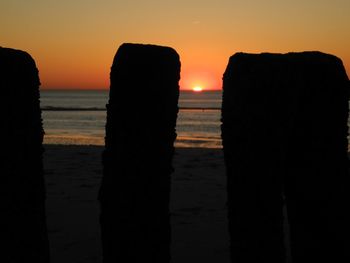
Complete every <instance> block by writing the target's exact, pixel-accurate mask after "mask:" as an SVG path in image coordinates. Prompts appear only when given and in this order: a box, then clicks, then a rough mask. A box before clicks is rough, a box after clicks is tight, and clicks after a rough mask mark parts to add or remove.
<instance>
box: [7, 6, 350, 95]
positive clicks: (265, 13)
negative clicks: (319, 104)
mask: <svg viewBox="0 0 350 263" xmlns="http://www.w3.org/2000/svg"><path fill="white" fill-rule="evenodd" d="M349 14H350V1H349V0H293V1H291V0H290V1H287V0H264V1H261V0H244V1H243V0H216V1H213V0H196V1H194V0H177V1H173V0H147V1H136V0H135V1H117V0H104V1H98V0H60V1H56V0H31V1H26V0H2V1H1V2H0V45H1V46H3V47H12V48H17V49H22V50H25V51H27V52H29V53H30V54H31V55H32V56H33V58H34V59H35V60H36V62H37V66H38V68H39V71H40V79H41V82H42V88H44V89H47V88H65V89H67V88H75V89H76V88H81V89H96V88H97V89H99V88H108V87H109V71H110V66H111V63H112V60H113V57H114V54H115V52H116V50H117V49H118V47H119V46H120V45H121V44H122V43H124V42H132V43H148V44H158V45H165V46H171V47H173V48H174V49H176V50H177V52H178V53H179V55H180V58H181V63H182V70H181V82H180V86H181V88H182V89H192V88H193V87H194V86H198V85H200V86H202V87H203V88H204V89H220V88H221V79H222V74H223V72H224V70H225V67H226V65H227V62H228V59H229V57H230V56H231V55H233V54H234V53H236V52H241V51H242V52H252V53H260V52H282V53H284V52H289V51H304V50H319V51H322V52H326V53H331V54H334V55H336V56H338V57H340V58H341V59H342V60H343V62H344V65H345V67H346V69H347V72H348V75H349V72H350V19H349Z"/></svg>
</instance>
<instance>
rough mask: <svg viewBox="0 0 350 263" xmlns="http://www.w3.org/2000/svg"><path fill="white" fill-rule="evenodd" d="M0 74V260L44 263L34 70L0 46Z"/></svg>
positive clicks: (40, 136) (42, 188)
mask: <svg viewBox="0 0 350 263" xmlns="http://www.w3.org/2000/svg"><path fill="white" fill-rule="evenodd" d="M0 75H1V81H0V83H1V98H2V100H1V104H0V105H1V106H0V107H1V109H0V112H1V116H2V118H1V122H0V123H1V124H0V125H1V129H0V132H1V139H2V144H1V146H2V148H1V157H0V162H1V167H2V168H1V169H2V173H1V179H2V183H1V200H2V205H1V207H2V208H1V209H2V210H3V211H2V215H1V221H0V222H1V227H2V230H1V234H0V239H1V244H2V246H3V248H2V250H1V251H3V252H2V255H1V258H2V262H21V263H22V262H39V263H40V262H49V245H48V237H47V230H46V218H45V184H44V175H43V164H42V154H43V147H42V140H43V127H42V120H41V110H40V101H39V85H40V81H39V76H38V70H37V68H36V66H35V62H34V60H33V59H32V58H31V56H30V55H29V54H27V53H25V52H23V51H20V50H14V49H8V48H1V47H0Z"/></svg>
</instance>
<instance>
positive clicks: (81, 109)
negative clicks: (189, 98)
mask: <svg viewBox="0 0 350 263" xmlns="http://www.w3.org/2000/svg"><path fill="white" fill-rule="evenodd" d="M41 110H42V111H106V108H99V107H52V106H46V107H42V108H41ZM179 110H188V111H218V110H221V108H218V107H180V108H179Z"/></svg>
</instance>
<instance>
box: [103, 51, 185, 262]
mask: <svg viewBox="0 0 350 263" xmlns="http://www.w3.org/2000/svg"><path fill="white" fill-rule="evenodd" d="M110 78H111V86H110V97H109V103H108V105H107V124H106V137H105V143H106V146H105V151H104V153H103V165H104V170H103V180H102V185H101V189H100V193H99V200H100V204H101V215H100V222H101V229H102V242H103V259H104V262H143V261H149V262H155V263H156V262H169V261H170V221H169V195H170V175H171V173H172V171H173V168H172V158H173V154H174V141H175V139H176V132H175V126H176V118H177V113H178V105H177V103H178V96H179V84H178V81H179V79H180V61H179V56H178V54H177V53H176V52H175V50H173V49H171V48H168V47H160V46H154V45H140V44H123V45H122V46H121V47H120V48H119V49H118V52H117V54H116V55H115V58H114V61H113V65H112V69H111V75H110Z"/></svg>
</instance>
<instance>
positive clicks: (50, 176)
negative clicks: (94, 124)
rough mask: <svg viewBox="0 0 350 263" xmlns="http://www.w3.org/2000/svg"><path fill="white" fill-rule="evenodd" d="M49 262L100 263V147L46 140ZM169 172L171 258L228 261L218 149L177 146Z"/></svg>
mask: <svg viewBox="0 0 350 263" xmlns="http://www.w3.org/2000/svg"><path fill="white" fill-rule="evenodd" d="M44 147H45V154H44V168H45V179H46V186H47V188H46V189H47V201H46V207H47V223H48V230H49V239H50V250H51V251H50V252H51V259H52V260H51V262H52V263H61V262H65V263H73V262H74V263H88V262H91V263H92V262H94V263H99V262H102V259H101V254H102V248H101V242H100V226H99V221H98V216H99V205H98V202H97V193H98V190H99V186H100V181H101V177H102V164H101V153H102V150H103V147H102V146H75V145H74V146H73V145H69V146H67V145H44ZM173 164H174V168H175V172H174V173H173V175H172V190H171V203H170V209H171V226H172V244H171V253H172V255H171V256H172V262H174V263H180V262H181V263H190V262H203V263H205V262H208V263H209V262H220V263H228V262H229V251H228V245H229V236H228V232H227V213H226V177H225V168H224V162H223V154H222V150H220V149H206V148H197V149H195V148H177V149H176V154H175V157H174V161H173Z"/></svg>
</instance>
